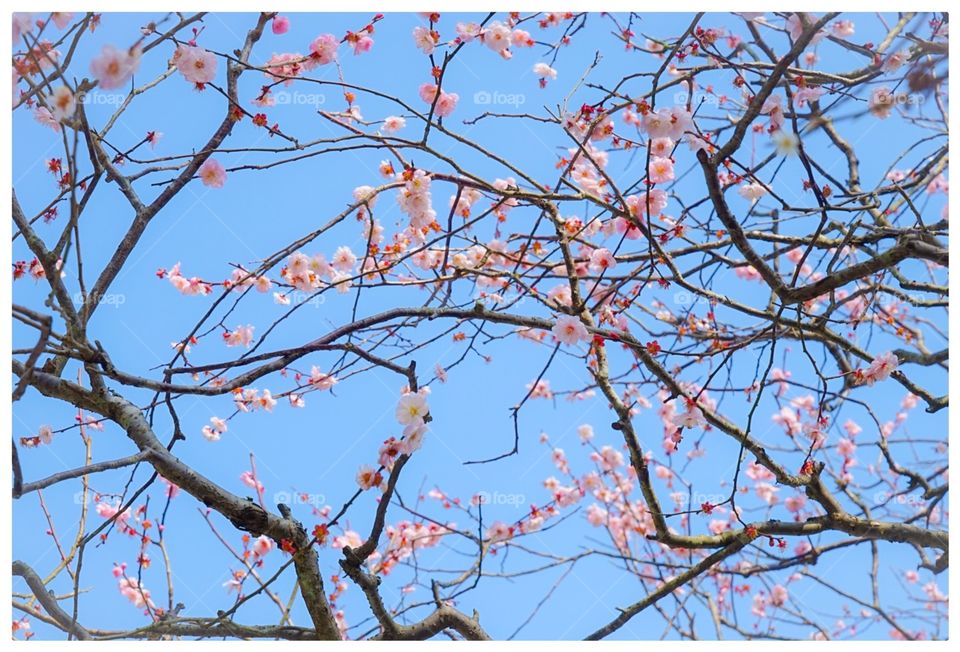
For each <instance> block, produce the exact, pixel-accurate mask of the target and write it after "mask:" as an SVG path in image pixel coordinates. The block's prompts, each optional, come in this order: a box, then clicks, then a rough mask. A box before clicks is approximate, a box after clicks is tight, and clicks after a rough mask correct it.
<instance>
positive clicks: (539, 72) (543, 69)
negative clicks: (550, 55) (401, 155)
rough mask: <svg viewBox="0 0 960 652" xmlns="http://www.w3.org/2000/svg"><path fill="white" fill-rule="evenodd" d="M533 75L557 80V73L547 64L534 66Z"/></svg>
mask: <svg viewBox="0 0 960 652" xmlns="http://www.w3.org/2000/svg"><path fill="white" fill-rule="evenodd" d="M533 74H535V75H536V76H537V77H540V78H541V79H547V78H549V79H556V78H557V71H556V70H554V69H553V68H551V67H550V66H549V65H547V64H545V63H536V64H534V65H533Z"/></svg>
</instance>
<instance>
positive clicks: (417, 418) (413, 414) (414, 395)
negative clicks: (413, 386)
mask: <svg viewBox="0 0 960 652" xmlns="http://www.w3.org/2000/svg"><path fill="white" fill-rule="evenodd" d="M429 412H430V407H429V406H428V405H427V399H426V394H425V393H424V392H423V391H420V392H409V393H407V394H404V395H403V396H401V397H400V401H399V402H398V403H397V409H396V417H397V421H398V422H399V423H400V424H402V425H405V426H408V427H409V426H413V427H414V428H417V427H419V426H422V425H423V424H424V418H425V417H426V416H427V414H428V413H429Z"/></svg>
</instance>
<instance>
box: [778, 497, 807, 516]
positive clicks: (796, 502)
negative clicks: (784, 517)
mask: <svg viewBox="0 0 960 652" xmlns="http://www.w3.org/2000/svg"><path fill="white" fill-rule="evenodd" d="M806 504H807V499H806V497H805V496H788V497H787V498H785V499H784V501H783V506H784V507H786V508H787V511H788V512H792V513H794V514H796V513H797V512H799V511H800V510H801V509H803V507H804V505H806Z"/></svg>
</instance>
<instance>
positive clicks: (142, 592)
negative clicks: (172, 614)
mask: <svg viewBox="0 0 960 652" xmlns="http://www.w3.org/2000/svg"><path fill="white" fill-rule="evenodd" d="M119 588H120V593H121V594H122V595H123V597H125V598H126V599H127V600H129V601H130V602H132V603H133V606H135V607H137V608H138V609H142V608H144V607H149V608H150V609H155V608H156V607H155V606H154V604H153V601H152V600H151V599H150V591H148V590H146V589H145V588H143V587H142V586H140V582H139V581H138V580H137V578H135V577H122V578H120V586H119Z"/></svg>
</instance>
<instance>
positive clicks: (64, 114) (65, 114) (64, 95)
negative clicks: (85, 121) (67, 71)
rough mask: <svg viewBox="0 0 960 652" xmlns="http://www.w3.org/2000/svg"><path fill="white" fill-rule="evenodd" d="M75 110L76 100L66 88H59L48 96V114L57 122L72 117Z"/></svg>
mask: <svg viewBox="0 0 960 652" xmlns="http://www.w3.org/2000/svg"><path fill="white" fill-rule="evenodd" d="M76 110H77V100H76V98H75V97H74V96H73V91H71V90H70V89H69V88H67V87H66V86H59V87H58V88H57V89H56V90H54V91H53V94H52V95H51V96H50V113H51V115H52V116H53V119H54V120H56V121H57V122H63V121H64V120H69V119H70V118H72V117H73V114H74V113H75V112H76Z"/></svg>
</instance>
